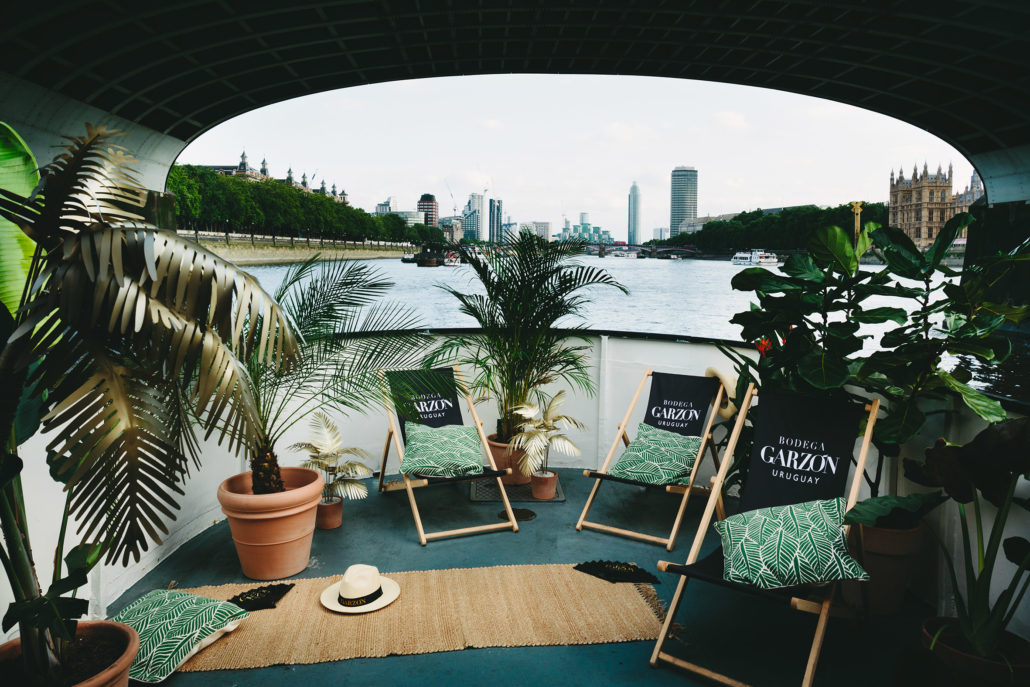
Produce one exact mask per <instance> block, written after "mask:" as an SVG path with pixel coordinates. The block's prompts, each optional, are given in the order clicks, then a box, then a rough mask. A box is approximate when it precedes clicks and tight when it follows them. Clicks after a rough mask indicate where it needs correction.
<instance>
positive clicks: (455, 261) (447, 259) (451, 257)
mask: <svg viewBox="0 0 1030 687" xmlns="http://www.w3.org/2000/svg"><path fill="white" fill-rule="evenodd" d="M460 265H461V257H459V256H458V254H457V253H456V252H454V251H451V252H450V253H448V254H447V255H446V256H444V259H443V266H444V267H458V266H460Z"/></svg>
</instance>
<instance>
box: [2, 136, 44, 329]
mask: <svg viewBox="0 0 1030 687" xmlns="http://www.w3.org/2000/svg"><path fill="white" fill-rule="evenodd" d="M37 166H38V165H37V164H36V159H35V158H34V157H33V156H32V151H30V150H29V149H28V146H26V145H25V141H23V140H22V139H21V137H20V136H18V134H17V132H15V131H14V129H12V128H10V127H9V126H7V125H6V124H4V123H3V122H0V189H7V190H8V191H13V192H14V193H17V194H18V195H20V196H28V195H29V194H30V193H32V190H33V189H34V188H35V187H36V184H38V183H39V172H38V171H36V168H37ZM35 249H36V244H35V243H33V241H32V239H30V238H29V237H28V236H26V235H25V233H24V232H23V231H22V230H21V229H20V228H19V227H18V226H17V225H15V223H14V222H12V221H10V220H8V219H6V218H4V217H0V302H2V303H3V304H4V305H5V306H6V307H7V308H8V309H9V310H10V312H11V313H13V311H14V309H15V308H16V307H17V305H18V299H19V298H21V291H22V287H23V286H24V284H25V277H26V276H28V273H29V264H30V263H31V262H32V253H33V252H34V251H35ZM5 338H6V337H5Z"/></svg>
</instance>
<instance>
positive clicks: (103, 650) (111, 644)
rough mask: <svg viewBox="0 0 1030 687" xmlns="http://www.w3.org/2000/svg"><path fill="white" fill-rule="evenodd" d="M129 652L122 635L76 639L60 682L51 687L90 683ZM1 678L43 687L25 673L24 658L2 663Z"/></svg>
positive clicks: (101, 634) (66, 653) (66, 654)
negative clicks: (85, 681)
mask: <svg viewBox="0 0 1030 687" xmlns="http://www.w3.org/2000/svg"><path fill="white" fill-rule="evenodd" d="M125 648H126V640H125V637H124V636H121V635H119V634H114V633H111V634H108V633H106V632H97V633H94V634H92V635H91V636H89V637H76V638H75V641H74V642H72V643H71V644H68V645H67V646H66V647H65V650H64V660H63V661H62V662H61V672H60V673H59V674H58V676H57V681H56V682H53V683H49V685H48V687H50V685H54V686H57V687H70V685H74V684H77V683H79V682H83V681H84V680H88V679H89V678H91V677H93V676H94V675H97V674H98V673H101V672H103V671H104V670H106V669H107V667H108V666H110V665H111V664H112V663H114V662H115V661H117V660H118V657H119V656H121V655H122V653H124V652H125ZM0 675H3V676H4V682H5V684H12V685H33V684H39V683H35V682H33V680H32V678H31V677H30V676H29V675H27V674H26V673H25V670H24V665H23V664H22V661H21V654H19V655H18V656H16V657H14V658H9V659H7V660H5V661H0ZM8 679H9V680H10V682H9V683H8V682H7V680H8Z"/></svg>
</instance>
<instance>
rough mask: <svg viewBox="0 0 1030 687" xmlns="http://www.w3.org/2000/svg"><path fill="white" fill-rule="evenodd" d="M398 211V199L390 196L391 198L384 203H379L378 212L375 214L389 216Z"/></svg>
mask: <svg viewBox="0 0 1030 687" xmlns="http://www.w3.org/2000/svg"><path fill="white" fill-rule="evenodd" d="M397 210H398V206H397V198H396V197H394V196H390V197H389V198H387V199H386V200H384V201H383V202H382V203H378V204H377V205H376V212H375V214H376V215H378V216H382V215H389V214H393V213H395V212H397Z"/></svg>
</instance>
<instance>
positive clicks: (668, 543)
mask: <svg viewBox="0 0 1030 687" xmlns="http://www.w3.org/2000/svg"><path fill="white" fill-rule="evenodd" d="M653 374H654V371H653V370H651V369H650V368H648V369H646V370H644V375H643V377H641V378H640V383H639V384H638V385H637V390H636V393H634V394H633V400H631V401H630V402H629V408H627V409H626V415H625V416H624V417H623V418H622V422H621V423H619V428H618V430H617V431H616V432H615V439H614V440H613V441H612V446H611V448H610V449H608V455H607V456H605V459H604V463H602V464H601V469H600V470H597V471H594V470H584V471H583V476H584V477H593V478H594V480H595V481H594V486H593V488H592V489H591V490H590V495H589V496H588V497H587V502H586V504H585V505H584V506H583V512H582V513H580V515H579V520H578V521H577V522H576V530H577V531H582V530H583V528H584V527H587V528H589V529H592V530H597V531H598V532H606V533H608V534H616V535H619V536H623V537H630V538H632V539H639V540H641V541H646V542H650V543H652V544H658V545H660V546H664V547H665V548H666V550H667V551H672V549H673V547H674V546H675V545H676V535H677V534H678V533H679V529H680V525H682V524H683V514H684V513H685V512H686V510H687V503H688V502H689V501H690V495H691V494H692V493H698V492H700V493H702V494H708V493H709V492H710V491H711V489H709V488H707V487H700V486H695V485H694V479H695V477H696V476H697V470H698V467H699V466H700V465H701V462H702V461H703V460H704V456H705V452H706V451H709V452H710V453H711V455H712V460H713V461H714V462H715V467H716V470H718V468H719V454H718V452H717V451H716V450H715V446H714V444H713V443H712V424H713V423H714V422H715V416H716V414H717V412H718V410H719V408H720V406H721V405H722V401H723V398H724V397H725V395H726V389H725V388H724V387H723V385H722V382H721V381H718V380H717V382H718V385H717V390H716V392H715V396H714V397H713V398H714V400H713V401H712V409H711V410H710V411H709V413H708V419H707V420H706V421H705V428H704V432H703V433H702V435H701V446H700V447H699V448H698V452H697V458H696V459H695V460H694V467H693V469H692V470H691V471H690V480H689V484H688V485H686V486H684V485H679V484H670V485H666V486H665V491H666V492H668V493H671V494H682V496H683V498H682V499H681V500H680V505H679V509H678V510H677V511H676V518H675V519H674V520H673V523H672V530H671V531H670V532H669V535H668V536H667V537H658V536H655V535H653V534H646V533H644V532H636V531H634V530H629V529H625V528H621V527H612V526H611V525H604V524H602V523H599V522H593V521H590V520H587V515H588V514H589V513H590V509H591V507H592V506H593V505H594V498H595V497H596V496H597V492H598V490H600V488H601V482H603V481H613V482H624V483H627V484H634V485H641V486H647V485H642V483H639V482H634V481H632V480H623V479H619V478H616V477H612V476H610V475H609V474H608V469H609V467H610V466H611V463H612V459H613V458H614V457H615V450H616V449H617V448H618V446H619V442H620V441H621V442H622V443H623V445H624V446H629V443H630V441H629V436H628V435H627V434H626V428H627V426H628V425H629V420H630V417H631V416H632V415H633V411H634V409H636V407H637V402H638V401H639V400H640V395H641V393H642V392H643V390H644V385H645V384H647V380H648V379H650V378H651V376H652V375H653Z"/></svg>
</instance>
